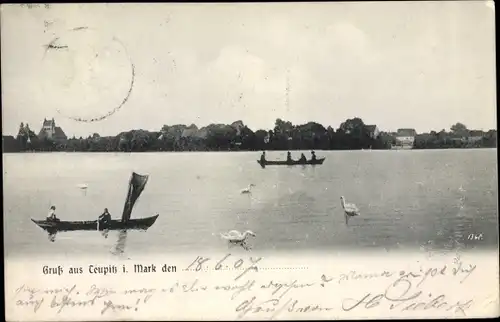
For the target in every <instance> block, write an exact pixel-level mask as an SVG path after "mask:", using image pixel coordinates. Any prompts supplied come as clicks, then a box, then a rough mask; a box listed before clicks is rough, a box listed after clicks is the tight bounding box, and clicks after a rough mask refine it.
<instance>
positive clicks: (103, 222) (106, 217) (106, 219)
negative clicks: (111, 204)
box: [99, 208, 111, 229]
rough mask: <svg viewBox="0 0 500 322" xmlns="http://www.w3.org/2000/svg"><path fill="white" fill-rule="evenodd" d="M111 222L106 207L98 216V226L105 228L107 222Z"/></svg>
mask: <svg viewBox="0 0 500 322" xmlns="http://www.w3.org/2000/svg"><path fill="white" fill-rule="evenodd" d="M110 222H111V214H110V213H109V211H108V208H104V212H103V213H102V215H100V216H99V226H101V227H102V229H106V228H107V226H108V225H109V223H110Z"/></svg>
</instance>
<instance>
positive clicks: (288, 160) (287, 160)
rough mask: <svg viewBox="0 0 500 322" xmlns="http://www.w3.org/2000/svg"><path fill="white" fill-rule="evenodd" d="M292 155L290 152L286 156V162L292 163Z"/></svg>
mask: <svg viewBox="0 0 500 322" xmlns="http://www.w3.org/2000/svg"><path fill="white" fill-rule="evenodd" d="M292 161H293V160H292V153H291V152H290V151H288V152H287V154H286V162H292Z"/></svg>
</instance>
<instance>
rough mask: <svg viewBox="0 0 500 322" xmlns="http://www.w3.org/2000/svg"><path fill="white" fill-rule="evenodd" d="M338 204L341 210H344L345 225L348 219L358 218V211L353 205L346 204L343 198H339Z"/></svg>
mask: <svg viewBox="0 0 500 322" xmlns="http://www.w3.org/2000/svg"><path fill="white" fill-rule="evenodd" d="M340 203H341V204H342V208H344V217H345V224H346V225H347V223H348V221H349V217H355V216H359V209H358V207H357V206H356V205H355V204H353V203H346V202H345V199H344V196H342V197H340Z"/></svg>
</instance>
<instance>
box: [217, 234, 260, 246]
mask: <svg viewBox="0 0 500 322" xmlns="http://www.w3.org/2000/svg"><path fill="white" fill-rule="evenodd" d="M249 236H252V237H255V236H256V235H255V233H254V232H253V231H251V230H247V231H245V232H244V233H240V232H239V231H237V230H231V231H229V232H227V233H221V234H220V237H221V238H222V239H225V240H227V241H228V242H229V243H230V244H232V245H240V246H241V247H243V248H244V249H246V250H248V249H249V247H248V245H247V244H246V241H247V239H248V237H249Z"/></svg>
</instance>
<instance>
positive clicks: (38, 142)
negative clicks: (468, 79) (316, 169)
mask: <svg viewBox="0 0 500 322" xmlns="http://www.w3.org/2000/svg"><path fill="white" fill-rule="evenodd" d="M373 128H374V126H373V125H371V126H368V125H366V124H365V123H364V122H363V120H362V119H360V118H357V117H356V118H352V119H348V120H346V121H345V122H343V123H342V124H341V125H340V127H339V128H338V129H337V130H334V129H333V128H332V127H331V126H328V127H327V128H325V127H324V126H323V125H321V124H319V123H316V122H309V123H306V124H301V125H293V124H292V123H291V122H288V121H284V120H281V119H277V120H276V122H275V126H274V128H273V129H271V130H257V131H255V132H254V131H252V130H251V129H250V128H248V127H247V126H246V125H244V124H243V122H241V121H236V122H234V123H232V124H230V125H227V124H210V125H208V126H206V127H203V128H200V129H199V128H198V127H197V126H196V125H194V124H192V125H190V126H186V125H171V126H168V125H164V126H163V127H162V129H161V131H156V132H155V131H153V132H152V131H146V130H131V131H127V132H122V133H119V134H118V135H116V136H105V137H102V136H100V135H99V134H98V133H94V134H93V135H90V136H88V137H86V138H83V137H80V138H75V137H73V138H70V139H68V140H65V141H64V142H57V141H53V140H51V139H50V138H47V137H44V138H42V139H39V138H38V136H37V135H35V133H34V132H33V131H31V130H30V129H29V127H27V126H23V124H21V127H20V130H19V133H18V135H17V136H16V137H13V136H2V145H3V151H4V152H23V151H68V152H73V151H74V152H147V151H259V150H360V149H390V148H391V147H392V146H393V145H394V144H396V133H387V132H380V133H375V132H374V131H373ZM471 147H496V130H490V131H488V132H482V131H469V130H468V129H467V128H466V127H465V125H463V124H461V123H457V124H456V125H454V126H452V127H451V129H450V132H446V131H445V130H442V131H440V132H434V131H432V132H430V133H424V134H417V136H416V137H415V141H414V148H416V149H443V148H471Z"/></svg>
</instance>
